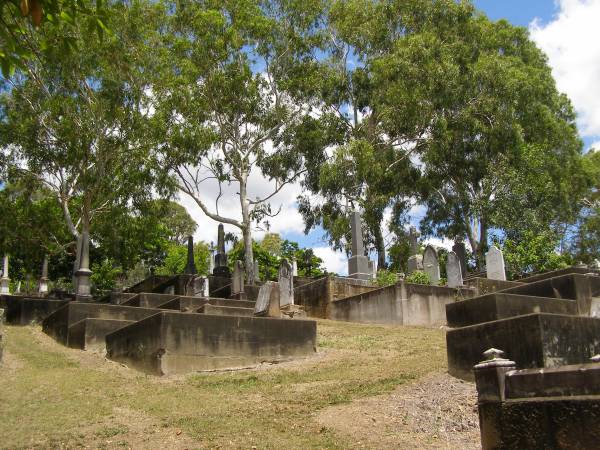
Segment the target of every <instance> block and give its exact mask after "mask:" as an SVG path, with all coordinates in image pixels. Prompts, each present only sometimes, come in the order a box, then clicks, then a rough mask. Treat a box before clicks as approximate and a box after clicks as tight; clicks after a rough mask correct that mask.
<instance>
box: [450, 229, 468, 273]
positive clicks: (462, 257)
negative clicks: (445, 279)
mask: <svg viewBox="0 0 600 450" xmlns="http://www.w3.org/2000/svg"><path fill="white" fill-rule="evenodd" d="M452 251H453V252H454V253H456V256H458V260H459V261H460V269H461V273H462V274H463V275H466V273H467V248H466V247H465V243H464V241H463V238H462V236H457V237H456V238H455V239H454V245H453V246H452Z"/></svg>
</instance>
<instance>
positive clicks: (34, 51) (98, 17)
mask: <svg viewBox="0 0 600 450" xmlns="http://www.w3.org/2000/svg"><path fill="white" fill-rule="evenodd" d="M0 20H1V21H2V26H0V67H1V69H2V75H3V76H4V77H5V78H8V77H9V76H12V75H13V74H14V71H15V69H16V68H17V67H19V68H23V66H24V65H25V62H26V61H27V60H29V59H32V58H35V57H39V56H40V54H43V53H44V52H45V51H47V50H48V47H49V46H51V45H57V44H58V45H59V46H60V50H61V51H62V52H65V53H69V52H72V51H81V50H82V49H81V47H80V48H77V44H78V42H77V40H76V39H74V38H73V37H72V34H71V33H65V34H64V36H63V38H62V39H61V40H59V41H58V42H56V41H53V40H52V39H48V38H47V37H46V36H44V33H43V31H42V30H40V29H37V28H38V27H40V26H46V27H47V26H48V25H46V24H49V25H50V26H55V27H56V26H60V27H63V28H65V29H66V30H68V31H73V29H75V28H76V26H78V25H79V26H84V27H85V28H86V30H87V33H88V34H94V32H96V34H97V37H98V38H102V37H103V36H104V33H105V32H106V31H107V28H106V25H105V24H104V22H105V10H104V7H103V4H102V1H101V0H98V1H97V2H96V4H95V5H94V4H92V3H88V2H85V1H80V0H3V1H2V2H0ZM30 22H31V23H30ZM40 35H41V36H40Z"/></svg>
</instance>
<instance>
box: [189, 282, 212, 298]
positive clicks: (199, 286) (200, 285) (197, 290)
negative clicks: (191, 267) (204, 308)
mask: <svg viewBox="0 0 600 450" xmlns="http://www.w3.org/2000/svg"><path fill="white" fill-rule="evenodd" d="M192 286H193V291H192V297H209V294H208V291H209V289H208V277H196V278H194V282H193V283H192Z"/></svg>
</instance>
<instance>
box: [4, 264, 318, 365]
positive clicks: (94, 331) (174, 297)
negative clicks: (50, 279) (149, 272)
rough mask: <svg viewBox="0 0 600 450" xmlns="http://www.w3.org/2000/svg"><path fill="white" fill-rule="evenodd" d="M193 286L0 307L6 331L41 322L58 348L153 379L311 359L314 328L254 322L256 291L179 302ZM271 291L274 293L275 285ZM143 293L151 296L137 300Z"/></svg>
mask: <svg viewBox="0 0 600 450" xmlns="http://www.w3.org/2000/svg"><path fill="white" fill-rule="evenodd" d="M195 278H199V277H196V276H195V275H191V274H190V275H178V276H174V277H150V278H148V279H146V280H144V281H143V282H142V283H139V284H138V285H136V286H134V287H132V288H131V289H129V290H128V292H122V293H114V294H111V295H110V296H107V297H105V298H103V299H98V300H95V301H91V300H87V301H78V300H74V299H73V298H71V299H51V298H26V297H23V296H18V295H12V296H2V297H1V303H2V305H3V306H5V307H6V309H7V314H6V318H7V321H8V322H9V323H12V324H19V325H26V324H29V323H32V322H41V323H42V329H43V331H44V332H45V333H46V334H48V335H49V336H51V337H53V338H54V339H56V340H57V341H58V342H60V343H62V344H63V345H66V346H69V347H73V348H79V349H82V350H97V351H104V350H106V354H107V357H108V358H109V359H112V360H115V361H120V362H123V363H126V364H128V365H130V366H131V367H135V368H137V369H139V370H142V371H144V372H147V373H151V374H156V375H166V374H175V373H186V372H192V371H202V370H212V369H222V368H235V367H245V366H250V365H254V364H258V363H263V362H278V361H283V360H288V359H291V358H296V357H306V356H309V355H312V354H314V353H315V351H316V322H315V321H314V320H299V319H293V320H290V319H286V318H280V317H279V316H277V317H269V315H273V314H272V312H273V311H278V309H275V308H272V307H271V308H269V305H267V310H266V312H264V311H263V312H261V313H260V314H255V307H256V297H258V294H259V292H260V289H261V287H260V286H258V285H252V286H251V285H247V286H245V289H244V291H245V292H246V300H238V299H233V298H226V297H221V296H219V297H198V296H190V295H185V294H189V293H190V289H193V286H194V283H193V281H194V279H195ZM209 283H211V284H212V285H213V286H214V288H213V292H216V291H220V292H222V293H227V294H230V292H231V279H226V278H225V279H223V277H209ZM269 288H270V289H272V290H277V288H278V285H277V283H271V284H269ZM146 289H147V290H148V291H150V292H142V291H144V290H146ZM231 295H233V294H231ZM271 297H272V298H273V299H276V300H277V301H278V300H279V296H275V295H271ZM259 315H260V317H259Z"/></svg>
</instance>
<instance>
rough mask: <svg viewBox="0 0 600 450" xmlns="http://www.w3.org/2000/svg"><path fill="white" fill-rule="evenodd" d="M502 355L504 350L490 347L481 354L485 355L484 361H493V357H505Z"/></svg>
mask: <svg viewBox="0 0 600 450" xmlns="http://www.w3.org/2000/svg"><path fill="white" fill-rule="evenodd" d="M504 355H505V353H504V351H503V350H498V349H497V348H490V349H488V350H486V351H485V352H483V356H484V357H485V360H486V361H494V360H495V359H505V358H504Z"/></svg>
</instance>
